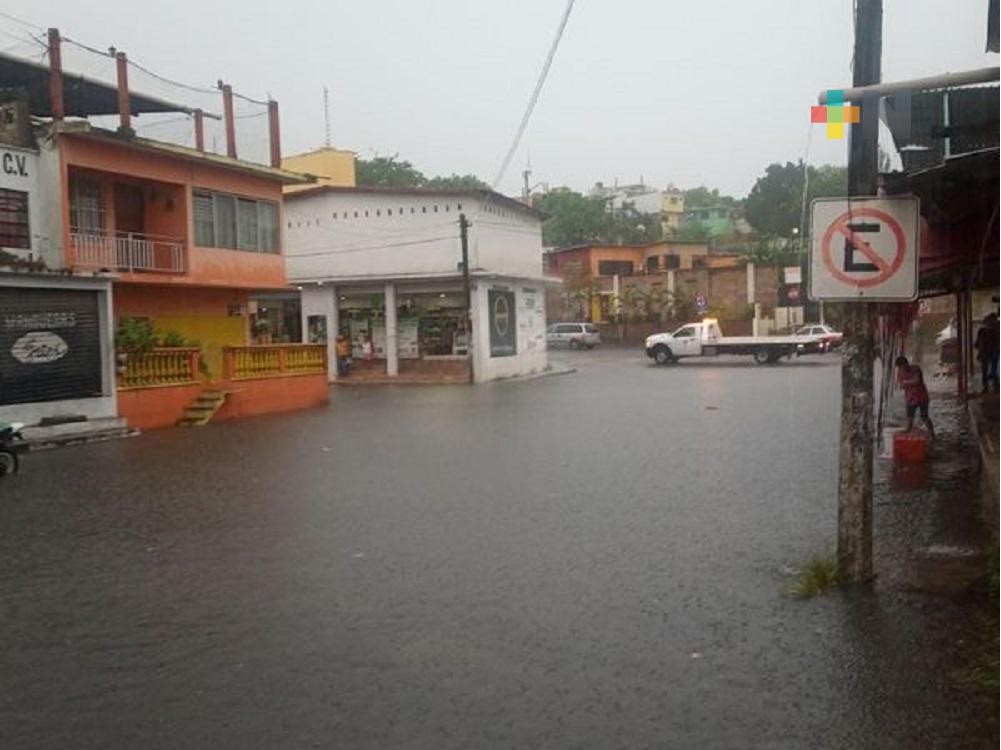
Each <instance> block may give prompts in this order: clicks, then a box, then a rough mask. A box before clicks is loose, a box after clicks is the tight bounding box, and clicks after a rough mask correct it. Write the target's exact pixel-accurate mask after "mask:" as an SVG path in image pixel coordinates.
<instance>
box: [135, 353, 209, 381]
mask: <svg viewBox="0 0 1001 750" xmlns="http://www.w3.org/2000/svg"><path fill="white" fill-rule="evenodd" d="M199 357H200V351H199V350H198V349H195V348H189V347H183V348H182V347H176V348H174V347H171V348H162V349H153V350H152V351H150V352H146V353H145V354H129V355H127V356H126V357H125V366H124V372H122V373H121V375H119V376H118V385H119V387H120V388H151V387H153V386H158V385H186V384H189V383H195V382H197V381H198V375H199V369H200V365H199V364H198V360H199Z"/></svg>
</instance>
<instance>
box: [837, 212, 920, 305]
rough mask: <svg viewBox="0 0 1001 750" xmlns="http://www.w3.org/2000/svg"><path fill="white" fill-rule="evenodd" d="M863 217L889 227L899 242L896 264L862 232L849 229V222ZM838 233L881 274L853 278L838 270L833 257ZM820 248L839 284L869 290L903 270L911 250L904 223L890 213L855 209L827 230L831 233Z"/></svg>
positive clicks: (897, 242) (895, 258)
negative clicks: (833, 248) (867, 240)
mask: <svg viewBox="0 0 1001 750" xmlns="http://www.w3.org/2000/svg"><path fill="white" fill-rule="evenodd" d="M860 218H869V219H876V220H877V221H879V222H881V223H882V224H883V225H885V226H886V228H887V229H889V230H890V232H891V233H892V234H893V237H894V241H895V242H896V251H895V253H894V256H893V260H892V261H890V262H889V263H887V262H886V261H885V260H884V259H883V258H882V256H880V255H879V253H877V252H876V250H875V249H874V248H873V247H872V245H870V244H869V243H868V242H866V241H865V240H864V239H862V237H861V234H860V233H858V232H853V231H852V230H851V229H849V228H848V224H849V222H852V221H855V220H857V219H860ZM835 234H839V235H842V236H843V237H844V238H845V239H847V240H848V241H849V242H850V243H852V246H853V247H854V248H855V250H856V252H858V253H860V254H861V255H862V256H864V257H865V259H866V260H868V261H869V262H870V263H872V264H873V265H874V266H876V268H877V269H879V272H878V273H877V274H876V275H875V276H869V277H868V278H859V277H857V276H851V275H849V274H847V273H845V272H844V271H843V270H842V269H840V268H838V266H837V264H836V263H834V261H833V259H832V258H831V250H832V247H831V246H832V243H833V240H834V235H835ZM820 249H821V257H822V258H823V260H824V265H825V266H826V267H827V270H828V271H830V272H831V275H832V276H834V278H836V279H837V280H838V281H841V282H844V283H845V284H851V285H852V286H857V287H860V288H866V287H871V286H876V285H877V284H882V283H883V282H884V281H886V280H887V279H888V278H890V277H891V276H893V274H895V273H896V272H897V271H898V270H899V269H900V266H901V265H903V263H904V254H905V252H906V250H907V246H906V240H905V238H904V230H903V229H902V228H901V226H900V224H899V223H897V220H896V219H895V218H893V217H892V216H890V214H888V213H886V212H885V211H880V210H879V209H877V208H854V209H852V210H850V211H845V212H844V213H843V214H841V216H839V217H838V218H837V219H835V220H834V221H833V222H832V223H831V225H830V226H829V227H827V231H826V232H824V238H823V240H822V241H821V245H820Z"/></svg>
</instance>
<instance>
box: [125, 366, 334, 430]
mask: <svg viewBox="0 0 1001 750" xmlns="http://www.w3.org/2000/svg"><path fill="white" fill-rule="evenodd" d="M206 388H211V389H220V390H229V391H233V393H231V394H230V396H229V398H227V400H226V403H225V404H224V405H223V407H222V408H221V409H219V411H218V412H216V414H215V416H214V417H213V421H217V422H222V421H225V420H227V419H239V418H242V417H250V416H255V415H258V414H272V413H276V412H283V411H293V410H296V409H309V408H312V407H316V406H323V405H324V404H326V403H328V402H329V401H330V394H329V384H328V383H327V375H326V373H317V374H314V375H294V376H289V377H284V378H263V379H261V380H236V381H215V382H213V383H212V384H211V385H210V386H206V385H203V384H198V385H181V386H164V387H159V388H136V389H131V390H120V391H118V414H119V416H121V417H125V419H127V420H128V422H129V424H130V425H132V426H133V427H138V428H139V429H140V430H154V429H158V428H160V427H173V426H174V425H175V424H177V421H178V420H179V419H180V418H181V417H183V416H184V410H185V409H186V408H187V407H188V406H189V405H190V404H191V402H193V401H194V400H195V399H196V398H197V397H198V394H199V393H201V392H202V391H203V390H205V389H206Z"/></svg>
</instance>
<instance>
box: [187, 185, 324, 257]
mask: <svg viewBox="0 0 1001 750" xmlns="http://www.w3.org/2000/svg"><path fill="white" fill-rule="evenodd" d="M193 214H194V224H195V244H196V245H198V246H200V247H219V248H225V249H228V250H249V251H251V252H263V253H277V252H279V243H278V204H277V203H274V202H272V201H260V200H254V199H253V198H240V197H237V196H235V195H229V194H227V193H216V192H214V191H210V190H196V191H194V193H193ZM311 223H312V222H306V225H307V226H309V225H310V224H311ZM316 223H317V225H319V223H320V222H319V219H317V221H316ZM301 224H302V222H297V223H296V226H301ZM291 226H292V223H291V222H289V227H290V228H291Z"/></svg>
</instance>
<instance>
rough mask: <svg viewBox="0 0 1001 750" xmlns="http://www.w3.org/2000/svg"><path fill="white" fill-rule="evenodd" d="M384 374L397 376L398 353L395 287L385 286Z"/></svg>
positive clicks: (398, 367)
mask: <svg viewBox="0 0 1001 750" xmlns="http://www.w3.org/2000/svg"><path fill="white" fill-rule="evenodd" d="M385 301H386V374H387V375H399V373H400V364H399V351H398V348H397V344H396V286H395V285H394V284H386V293H385Z"/></svg>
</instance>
